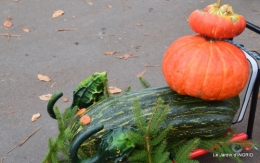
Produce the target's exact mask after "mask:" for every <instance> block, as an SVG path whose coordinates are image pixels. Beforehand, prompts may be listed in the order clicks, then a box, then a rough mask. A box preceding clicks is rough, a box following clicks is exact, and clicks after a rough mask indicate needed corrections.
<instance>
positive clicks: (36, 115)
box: [31, 113, 41, 122]
mask: <svg viewBox="0 0 260 163" xmlns="http://www.w3.org/2000/svg"><path fill="white" fill-rule="evenodd" d="M40 116H41V114H40V113H37V114H34V115H33V116H32V118H31V120H32V122H34V121H36V120H37V119H38V118H39V117H40Z"/></svg>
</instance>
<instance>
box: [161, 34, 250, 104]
mask: <svg viewBox="0 0 260 163" xmlns="http://www.w3.org/2000/svg"><path fill="white" fill-rule="evenodd" d="M162 71H163V75H164V77H165V79H166V82H167V83H168V85H169V86H170V87H171V88H172V89H173V90H175V91H176V92H178V93H179V94H181V95H190V96H194V97H198V98H202V99H204V100H222V99H227V98H230V97H233V96H235V95H238V94H239V93H240V92H241V91H242V90H243V88H244V86H245V85H246V83H247V80H248V76H249V71H250V70H249V64H248V62H247V59H246V57H245V55H244V53H243V52H242V50H240V49H239V48H237V47H236V46H234V45H232V44H230V43H228V42H225V41H218V40H209V39H208V38H205V37H202V36H199V35H189V36H184V37H181V38H179V39H177V40H176V41H175V42H173V43H172V44H171V45H170V46H169V47H168V49H167V50H166V52H165V54H164V57H163V62H162Z"/></svg>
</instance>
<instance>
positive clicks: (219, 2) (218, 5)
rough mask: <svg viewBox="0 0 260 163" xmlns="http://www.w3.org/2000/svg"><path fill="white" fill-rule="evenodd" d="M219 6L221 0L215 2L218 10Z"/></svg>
mask: <svg viewBox="0 0 260 163" xmlns="http://www.w3.org/2000/svg"><path fill="white" fill-rule="evenodd" d="M220 5H221V0H218V2H217V7H218V8H219V7H220Z"/></svg>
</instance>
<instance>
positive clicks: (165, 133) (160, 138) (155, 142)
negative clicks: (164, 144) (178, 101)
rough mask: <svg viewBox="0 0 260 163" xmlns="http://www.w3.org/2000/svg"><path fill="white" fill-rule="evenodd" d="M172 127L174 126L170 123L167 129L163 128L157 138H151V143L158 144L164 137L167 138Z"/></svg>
mask: <svg viewBox="0 0 260 163" xmlns="http://www.w3.org/2000/svg"><path fill="white" fill-rule="evenodd" d="M171 129H172V126H171V125H169V126H167V127H166V128H165V129H163V130H162V131H161V132H160V133H159V134H158V135H157V136H156V137H155V138H153V140H151V143H150V144H151V145H152V146H154V145H157V144H159V143H160V142H161V141H163V140H164V139H166V136H167V134H168V133H169V131H170V130H171Z"/></svg>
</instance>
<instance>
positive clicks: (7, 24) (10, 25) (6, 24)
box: [4, 20, 13, 28]
mask: <svg viewBox="0 0 260 163" xmlns="http://www.w3.org/2000/svg"><path fill="white" fill-rule="evenodd" d="M12 26H13V23H12V22H10V21H8V20H6V21H4V27H5V28H10V27H12Z"/></svg>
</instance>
